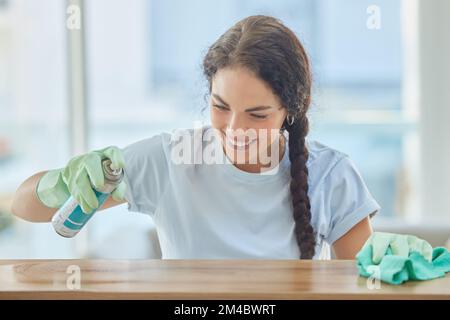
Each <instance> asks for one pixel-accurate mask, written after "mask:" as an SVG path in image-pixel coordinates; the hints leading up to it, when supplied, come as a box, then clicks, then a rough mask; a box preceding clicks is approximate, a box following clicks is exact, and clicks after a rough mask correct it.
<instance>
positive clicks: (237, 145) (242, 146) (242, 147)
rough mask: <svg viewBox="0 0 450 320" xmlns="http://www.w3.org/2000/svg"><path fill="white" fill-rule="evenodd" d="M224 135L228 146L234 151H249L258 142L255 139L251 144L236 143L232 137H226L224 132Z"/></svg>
mask: <svg viewBox="0 0 450 320" xmlns="http://www.w3.org/2000/svg"><path fill="white" fill-rule="evenodd" d="M222 135H223V138H224V139H225V141H226V144H227V145H228V146H230V147H231V148H234V149H238V150H245V149H248V148H249V146H250V145H251V144H253V143H254V142H255V141H256V140H257V139H253V140H251V141H249V142H244V141H235V140H234V139H233V138H231V137H230V135H226V134H225V133H224V132H222Z"/></svg>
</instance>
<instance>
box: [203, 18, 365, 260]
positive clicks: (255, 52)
mask: <svg viewBox="0 0 450 320" xmlns="http://www.w3.org/2000/svg"><path fill="white" fill-rule="evenodd" d="M203 66H204V73H205V76H206V78H207V79H208V81H209V86H210V91H211V102H212V105H213V108H212V112H211V122H212V125H213V127H215V128H216V129H218V130H221V131H225V130H226V131H228V130H231V131H233V130H236V129H244V130H246V129H248V128H253V129H256V130H260V129H265V130H272V131H273V130H277V131H280V135H279V136H280V137H281V138H280V139H278V140H277V143H280V149H282V148H283V142H284V139H283V137H284V136H283V135H282V134H281V133H282V130H287V131H288V132H289V160H290V162H291V170H290V171H291V181H290V191H291V195H292V206H293V216H294V220H295V235H296V239H297V243H298V245H299V247H300V251H301V258H308V259H311V258H312V257H313V256H314V255H315V247H316V243H317V240H316V230H314V228H313V227H312V225H311V203H310V198H309V195H308V191H309V183H308V175H309V170H308V166H307V161H308V157H309V152H308V148H307V146H306V136H307V134H308V130H309V123H308V118H307V111H308V108H309V105H310V101H311V98H310V96H311V83H312V79H311V72H310V65H309V60H308V57H307V55H306V52H305V50H304V48H303V46H302V44H301V43H300V41H299V40H298V38H297V37H296V36H295V34H294V33H293V32H292V31H291V30H290V29H288V28H287V27H285V26H284V25H283V24H282V23H281V22H280V21H278V20H276V19H274V18H271V17H266V16H253V17H249V18H247V19H244V20H242V21H240V22H238V23H237V24H236V25H235V26H233V27H232V28H231V29H230V30H228V31H227V32H226V33H225V34H223V35H222V36H221V37H220V38H219V39H218V40H217V41H216V42H215V43H214V44H213V45H212V46H211V48H210V49H209V51H208V53H207V55H206V57H205V59H204V63H203ZM215 99H217V100H218V102H215ZM224 99H225V100H227V102H225V101H224ZM218 103H222V105H219V104H218ZM225 106H226V107H225ZM257 106H269V107H268V108H264V107H263V108H260V109H266V111H265V112H264V113H263V114H261V113H258V114H255V113H254V112H255V109H254V108H256V107H257ZM248 107H250V110H251V111H253V113H248V111H249V109H247V108H248ZM260 109H259V110H260ZM267 109H270V110H271V113H270V114H269V113H268V111H267ZM286 115H289V116H290V117H291V118H292V120H293V121H289V123H287V122H286V118H287V117H286ZM226 140H227V141H228V140H229V139H226ZM269 141H270V144H272V143H273V142H275V141H272V140H269ZM225 149H227V148H225ZM245 151H248V149H245ZM284 152H285V151H284V150H282V151H281V152H280V155H281V157H282V155H283V153H284ZM226 153H228V152H226ZM281 157H280V160H281ZM255 166H256V168H255ZM255 166H253V167H250V168H249V167H248V166H247V165H243V166H242V165H241V166H238V168H240V169H242V170H245V171H249V172H259V169H260V164H256V165H255ZM366 214H369V212H366ZM355 222H357V221H355ZM357 228H359V227H357ZM358 230H361V231H360V233H362V234H363V238H366V239H367V237H368V236H369V235H370V230H367V228H359V229H358ZM346 231H348V230H346ZM353 240H355V239H354V238H353ZM363 242H364V241H362V242H361V241H358V242H357V243H358V246H362V244H363ZM351 251H352V253H356V252H354V250H351Z"/></svg>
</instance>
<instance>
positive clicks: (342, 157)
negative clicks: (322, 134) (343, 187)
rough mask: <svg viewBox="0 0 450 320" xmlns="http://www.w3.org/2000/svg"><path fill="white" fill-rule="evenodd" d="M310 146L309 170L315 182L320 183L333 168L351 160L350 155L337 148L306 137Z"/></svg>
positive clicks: (307, 144) (308, 146) (312, 180)
mask: <svg viewBox="0 0 450 320" xmlns="http://www.w3.org/2000/svg"><path fill="white" fill-rule="evenodd" d="M306 146H307V148H308V152H309V156H308V163H307V165H308V172H309V176H310V179H311V182H312V183H313V184H316V185H317V184H319V183H320V182H321V181H324V180H325V178H326V177H327V176H329V175H330V174H332V172H333V169H334V168H335V167H336V166H337V165H338V164H339V163H342V162H343V161H346V160H349V155H348V154H346V153H345V152H342V151H340V150H338V149H336V148H333V147H331V146H329V145H327V144H325V143H323V142H320V141H318V140H315V139H309V138H307V139H306Z"/></svg>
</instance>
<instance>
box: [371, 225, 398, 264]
mask: <svg viewBox="0 0 450 320" xmlns="http://www.w3.org/2000/svg"><path fill="white" fill-rule="evenodd" d="M373 236H374V238H373V241H372V246H373V252H372V261H373V262H374V263H375V264H379V263H380V262H381V260H382V259H383V257H384V256H385V255H386V251H387V249H388V247H389V244H390V242H391V240H392V237H393V235H392V234H390V233H383V232H378V233H374V235H373Z"/></svg>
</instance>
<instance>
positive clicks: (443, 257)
mask: <svg viewBox="0 0 450 320" xmlns="http://www.w3.org/2000/svg"><path fill="white" fill-rule="evenodd" d="M372 250H373V246H372V245H371V244H370V245H367V246H364V247H363V248H362V249H361V251H360V252H358V254H357V255H356V263H357V266H358V271H359V274H360V275H361V276H363V277H370V276H373V277H375V276H376V278H378V276H379V278H380V280H381V281H384V282H387V283H390V284H401V283H403V282H405V281H408V280H430V279H435V278H439V277H444V276H445V273H446V272H449V271H450V252H449V251H448V250H447V249H446V248H445V247H436V248H434V249H433V254H432V259H431V262H430V261H428V260H427V259H425V258H424V257H423V255H421V254H420V253H418V252H415V251H413V252H411V253H410V254H409V255H408V256H407V257H405V256H399V255H394V254H392V250H391V248H390V247H389V248H388V249H387V250H386V254H385V255H384V256H383V257H382V259H381V261H380V263H378V264H375V263H374V262H373V261H372ZM374 270H377V272H376V273H374V272H373V271H374Z"/></svg>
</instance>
